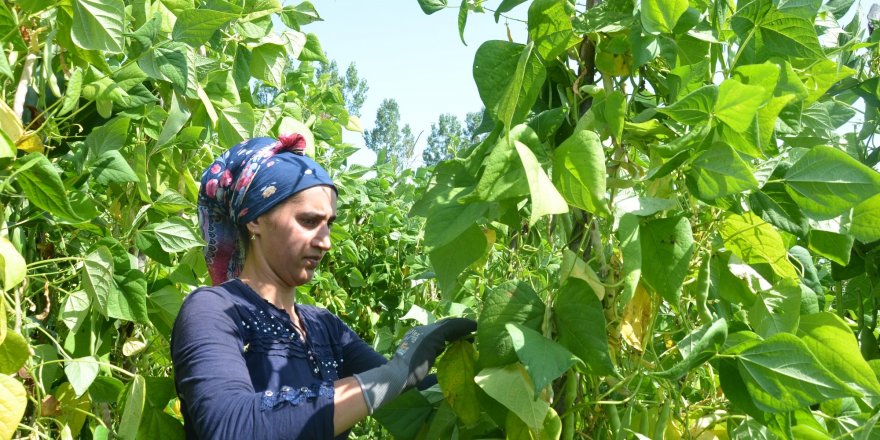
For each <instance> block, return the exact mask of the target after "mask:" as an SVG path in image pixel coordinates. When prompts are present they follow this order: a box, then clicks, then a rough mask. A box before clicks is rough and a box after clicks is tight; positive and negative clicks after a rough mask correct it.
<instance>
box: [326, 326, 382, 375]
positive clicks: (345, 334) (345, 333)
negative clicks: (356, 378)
mask: <svg viewBox="0 0 880 440" xmlns="http://www.w3.org/2000/svg"><path fill="white" fill-rule="evenodd" d="M330 316H331V317H332V318H331V319H333V320H334V321H336V326H337V328H338V329H339V332H340V333H339V334H340V341H341V342H342V359H343V363H342V365H343V371H342V375H343V377H349V376H351V375H353V374H357V373H363V372H364V371H367V370H371V369H373V368H376V367H378V366H380V365H384V364H386V363H387V362H388V360H387V359H385V356H382V355H381V354H379V353H377V352H376V350H373V347H370V346H369V345H367V343H366V342H364V340H363V339H361V338H360V336H358V335H357V333H355V332H354V330H352V329H351V328H350V327H349V326H347V325H346V324H345V323H344V322H342V320H341V319H339V317H337V316H336V315H332V314H331V315H330Z"/></svg>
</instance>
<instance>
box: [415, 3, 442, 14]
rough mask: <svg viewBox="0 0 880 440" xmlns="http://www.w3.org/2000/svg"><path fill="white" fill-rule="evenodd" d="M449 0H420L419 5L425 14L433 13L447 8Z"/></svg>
mask: <svg viewBox="0 0 880 440" xmlns="http://www.w3.org/2000/svg"><path fill="white" fill-rule="evenodd" d="M446 1H447V0H419V6H420V7H421V8H422V12H424V13H425V14H429V15H430V14H433V13H435V12H437V11H442V10H443V9H446Z"/></svg>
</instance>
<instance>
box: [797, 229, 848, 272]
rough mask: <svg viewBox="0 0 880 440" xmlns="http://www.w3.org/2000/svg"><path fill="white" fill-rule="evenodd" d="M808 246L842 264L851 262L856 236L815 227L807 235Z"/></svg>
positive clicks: (818, 253)
mask: <svg viewBox="0 0 880 440" xmlns="http://www.w3.org/2000/svg"><path fill="white" fill-rule="evenodd" d="M807 240H808V243H807V247H808V248H809V249H810V250H811V251H813V252H814V253H816V254H817V255H821V256H823V257H825V258H827V259H829V260H831V261H833V262H835V263H837V264H839V265H841V266H846V265H848V264H849V258H850V254H851V252H852V247H853V242H854V241H855V238H854V237H853V236H852V235H845V234H838V233H836V232H831V231H822V230H819V229H813V230H811V231H810V233H809V235H808V236H807Z"/></svg>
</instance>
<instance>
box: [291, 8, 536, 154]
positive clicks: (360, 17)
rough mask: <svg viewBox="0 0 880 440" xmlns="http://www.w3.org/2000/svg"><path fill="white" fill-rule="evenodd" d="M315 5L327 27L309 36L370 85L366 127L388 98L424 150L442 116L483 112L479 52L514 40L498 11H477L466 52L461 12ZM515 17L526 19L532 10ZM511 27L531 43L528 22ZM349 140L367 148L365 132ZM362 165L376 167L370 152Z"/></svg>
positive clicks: (364, 112)
mask: <svg viewBox="0 0 880 440" xmlns="http://www.w3.org/2000/svg"><path fill="white" fill-rule="evenodd" d="M452 3H455V4H458V2H455V1H454V0H453V1H450V4H452ZM313 4H314V5H315V8H316V9H317V10H318V13H319V14H320V15H321V18H323V19H324V21H323V22H316V23H312V24H310V25H308V26H306V27H305V28H303V31H304V32H312V33H315V34H316V35H317V36H318V38H319V40H320V41H321V45H322V48H323V49H324V52H326V53H327V56H328V57H329V58H331V59H335V60H336V62H337V63H338V64H339V67H340V70H344V69H345V68H346V67H347V66H348V64H349V63H352V62H354V63H355V64H356V65H357V69H358V72H359V74H360V76H361V77H362V78H366V80H367V83H368V85H369V87H370V90H369V92H368V93H367V101H366V103H365V104H364V108H363V109H362V111H361V113H362V115H361V121H362V123H363V126H364V128H365V129H370V128H372V127H373V125H374V119H375V116H376V108H377V107H378V106H379V104H380V103H381V102H382V100H383V99H385V98H394V99H396V100H397V102H398V104H399V106H400V114H401V122H402V123H409V124H410V125H411V126H412V129H413V132H414V133H415V135H416V136H418V135H419V133H421V138H420V139H419V147H422V146H424V145H425V143H426V140H427V138H428V135H429V134H430V132H431V123H432V122H434V123H436V121H437V118H438V117H439V115H440V114H441V113H453V114H455V115H457V116H458V117H459V119H460V120H464V115H465V114H466V113H467V112H471V111H477V110H479V109H480V108H481V107H482V102H481V101H480V96H479V94H478V93H477V88H476V86H475V85H474V80H473V77H472V76H471V67H472V64H473V59H474V52H475V51H476V50H477V48H478V47H479V46H480V44H482V43H483V42H484V41H487V40H493V39H494V40H497V39H506V38H507V30H506V27H505V26H504V24H505V20H504V18H502V19H501V20H500V21H499V23H497V24H496V23H495V20H494V17H493V16H492V14H491V13H488V12H487V13H484V14H473V13H471V14H470V16H469V18H468V24H467V27H466V28H465V41H467V43H468V45H467V46H465V45H464V44H462V42H461V39H460V38H459V35H458V8H457V7H454V8H452V7H451V8H448V9H446V10H443V11H439V12H437V13H434V14H432V15H430V16H429V15H425V14H424V13H423V12H422V10H421V8H419V4H418V2H417V1H416V0H395V1H391V0H369V1H367V0H313ZM520 9H521V11H520ZM513 12H514V13H515V14H516V15H515V16H519V17H524V16H525V12H526V5H523V6H521V7H520V8H517V9H515V10H514V11H513ZM509 24H510V27H511V32H512V33H513V35H514V39H516V40H517V41H524V40H525V33H526V30H525V29H526V28H525V24H524V23H521V22H517V21H509ZM345 140H346V142H350V143H352V144H355V145H363V138H362V137H361V136H360V135H359V134H350V133H346V136H345ZM365 150H366V149H365ZM417 154H418V155H419V157H421V156H420V153H418V152H417ZM355 160H356V161H357V162H359V163H371V160H372V156H371V155H370V154H367V153H366V152H365V153H361V154H359V155H358V157H357V158H355Z"/></svg>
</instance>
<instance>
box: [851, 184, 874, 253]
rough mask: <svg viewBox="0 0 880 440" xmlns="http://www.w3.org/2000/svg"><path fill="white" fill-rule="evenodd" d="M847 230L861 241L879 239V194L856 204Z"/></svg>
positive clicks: (866, 241) (868, 241)
mask: <svg viewBox="0 0 880 440" xmlns="http://www.w3.org/2000/svg"><path fill="white" fill-rule="evenodd" d="M849 231H850V233H852V234H853V236H855V237H856V239H857V240H859V241H861V242H863V243H870V242H872V241H876V240H880V194H877V195H875V196H873V197H871V198H869V199H867V200H865V201H864V202H862V203H859V204H858V205H857V206H856V208H855V209H854V210H853V217H852V223H851V224H850V227H849Z"/></svg>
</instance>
